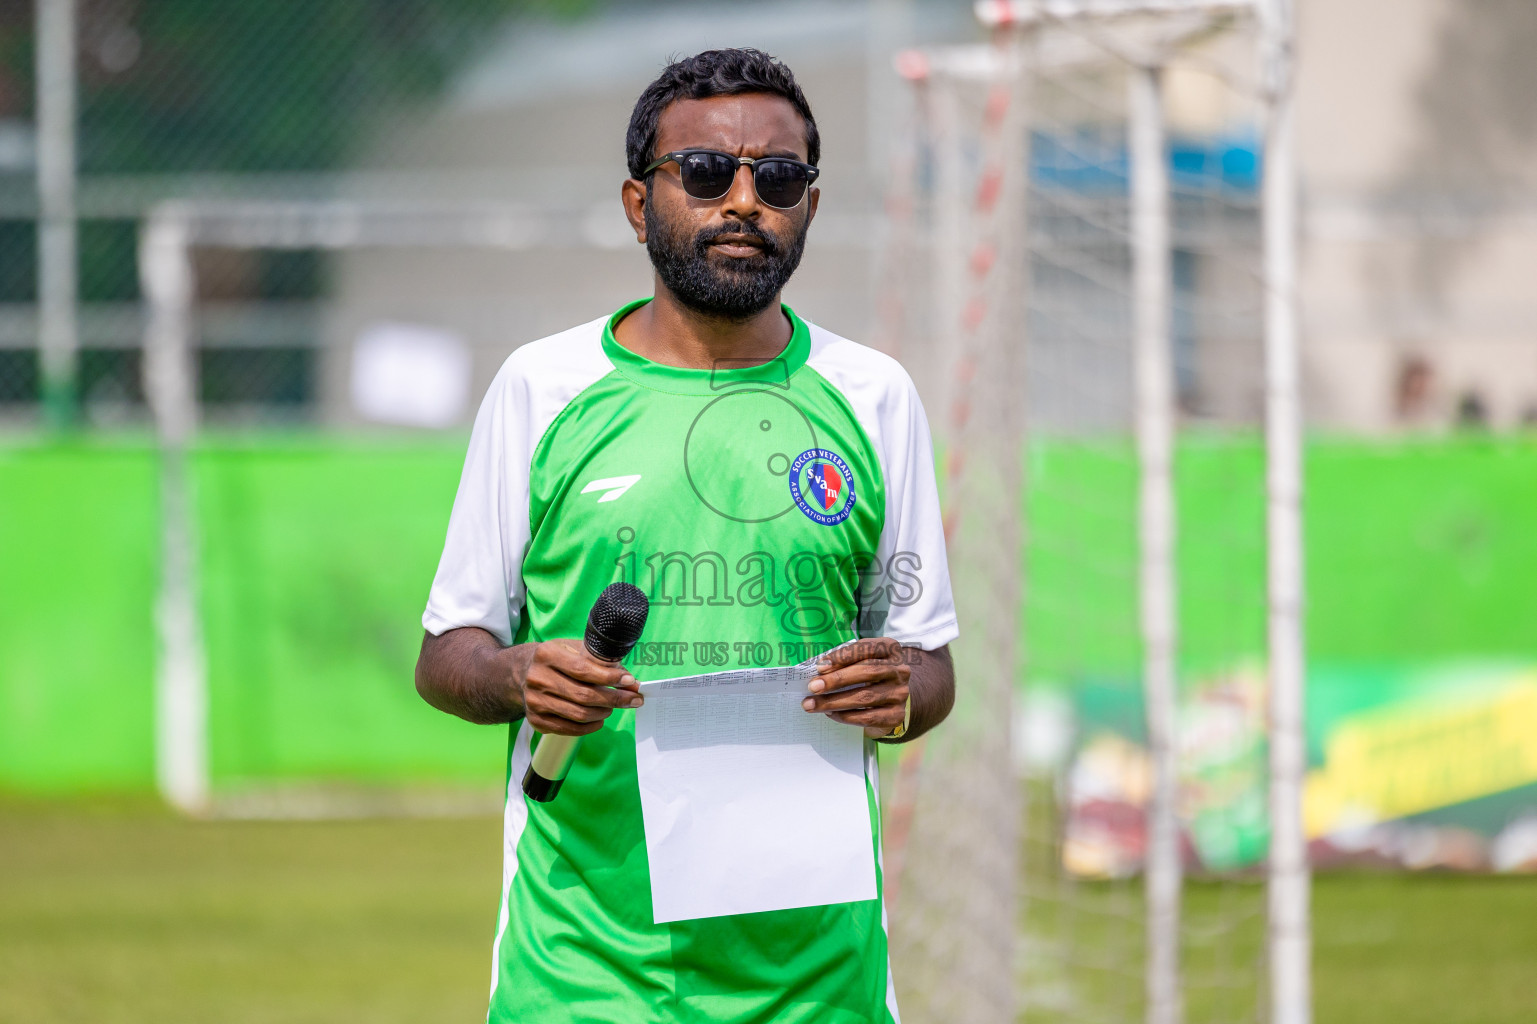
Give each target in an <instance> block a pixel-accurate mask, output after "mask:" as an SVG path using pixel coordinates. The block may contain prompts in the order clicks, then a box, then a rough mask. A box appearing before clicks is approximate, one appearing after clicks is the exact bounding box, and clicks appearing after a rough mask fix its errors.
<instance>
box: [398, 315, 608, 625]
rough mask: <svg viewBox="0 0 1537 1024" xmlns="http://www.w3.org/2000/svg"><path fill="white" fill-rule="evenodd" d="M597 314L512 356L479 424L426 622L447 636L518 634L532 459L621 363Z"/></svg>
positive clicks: (484, 405) (479, 416)
mask: <svg viewBox="0 0 1537 1024" xmlns="http://www.w3.org/2000/svg"><path fill="white" fill-rule="evenodd" d="M607 322H608V318H607V317H604V318H603V319H601V320H594V321H593V322H592V323H589V324H583V325H582V326H580V327H575V328H572V329H571V330H569V331H564V332H562V333H560V334H556V335H552V336H551V337H548V338H543V339H541V340H539V341H535V342H531V343H530V344H527V345H524V346H523V347H522V348H519V349H517V350H516V351H514V352H513V353H512V355H510V356H508V357H507V361H506V362H505V363H503V364H502V368H501V370H499V371H498V372H497V374H496V379H495V380H493V381H492V382H491V387H490V389H489V390H488V391H487V392H486V397H485V400H484V401H482V402H481V405H480V411H479V412H478V413H477V414H476V416H475V427H474V429H473V431H471V433H470V447H469V451H468V452H467V453H466V454H465V457H464V472H463V473H462V474H461V475H460V477H459V493H458V494H457V495H456V496H455V498H454V510H453V512H452V514H451V515H450V516H449V519H448V536H447V538H446V539H445V540H444V542H443V557H442V558H441V559H439V561H438V572H437V575H436V576H435V577H433V580H432V591H431V593H430V594H429V595H428V597H427V610H426V611H424V612H423V613H422V625H423V626H425V627H426V629H427V631H428V632H429V633H432V634H433V635H434V636H439V635H441V634H443V633H444V632H446V631H448V630H450V629H458V628H460V627H462V626H479V627H480V628H481V629H484V630H486V631H487V632H488V633H491V634H492V635H493V636H495V637H496V638H497V639H498V640H500V641H501V642H502V643H504V644H510V643H512V637H513V634H514V633H516V632H517V628H518V617H519V615H520V614H521V612H522V609H523V597H524V589H523V556H524V554H525V553H526V552H527V550H528V541H529V507H528V495H529V482H528V473H529V464H530V463H531V462H532V461H533V456H534V449H535V448H536V447H537V446H538V444H539V440H540V438H542V437H543V436H544V432H545V431H546V430H547V429H549V426H550V424H551V423H553V422H554V420H555V417H556V416H558V415H560V411H561V410H562V409H564V408H565V407H566V406H567V405H568V404H569V403H570V402H571V400H572V399H573V398H575V397H576V396H577V395H579V394H581V393H582V391H584V390H585V389H586V388H588V387H589V386H591V385H592V384H593V383H594V382H595V381H597V380H599V379H601V378H602V377H603V376H604V375H606V374H607V373H608V372H609V371H610V370H612V369H613V365H612V364H611V363H610V362H609V361H608V357H606V356H605V355H604V354H603V347H602V336H603V327H604V325H605V324H606V323H607Z"/></svg>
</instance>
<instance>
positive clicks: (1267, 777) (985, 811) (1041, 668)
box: [878, 2, 1306, 1024]
mask: <svg viewBox="0 0 1537 1024" xmlns="http://www.w3.org/2000/svg"><path fill="white" fill-rule="evenodd" d="M978 8H979V13H981V14H982V15H983V17H984V20H986V21H990V22H991V24H993V25H994V26H995V36H994V38H993V40H992V41H991V42H989V43H987V44H981V45H976V46H964V47H951V48H945V49H937V50H928V51H910V52H908V53H905V54H903V55H902V56H901V57H900V58H899V59H898V65H897V71H898V73H899V74H900V75H901V76H902V77H903V78H904V79H905V80H906V81H907V82H908V84H909V86H910V98H911V104H910V114H911V116H910V120H909V130H908V133H907V138H906V140H905V142H904V144H903V146H902V148H901V150H900V152H899V154H898V156H897V158H896V161H895V164H894V167H893V173H892V184H891V197H890V201H889V203H888V211H889V216H888V225H887V229H888V231H887V234H888V245H887V248H886V259H885V264H884V266H883V268H882V284H881V289H880V296H879V299H878V302H879V304H880V305H879V309H878V322H879V325H880V331H879V334H880V338H881V343H882V344H884V345H885V346H886V347H887V348H888V349H889V350H890V351H892V352H893V353H894V354H896V355H898V356H899V357H900V358H901V359H902V360H903V362H904V363H905V364H907V365H908V367H909V368H910V369H911V370H912V371H913V373H914V376H915V378H916V379H917V380H919V382H920V389H921V390H922V391H923V392H924V398H925V402H926V404H927V405H928V407H929V410H930V415H931V418H932V419H933V420H934V422H935V427H936V436H937V437H938V438H940V445H941V447H942V455H941V458H942V461H943V463H944V467H945V469H944V472H943V473H942V479H943V481H944V483H943V485H942V486H943V489H944V491H945V494H944V499H945V504H946V509H947V516H948V521H949V526H950V528H951V536H950V544H951V559H952V562H951V568H952V574H953V577H954V584H955V589H956V593H957V603H958V606H959V611H960V613H961V616H962V623H963V636H962V638H961V640H960V641H958V642H957V644H956V645H955V647H956V663H957V685H958V691H959V693H958V699H957V706H956V711H955V713H954V715H953V716H952V719H951V721H950V722H949V723H947V725H946V727H945V728H944V729H943V730H940V731H938V732H936V733H935V734H933V736H932V737H930V738H929V739H928V741H927V743H926V745H925V746H924V747H922V748H918V747H917V745H914V748H913V749H909V750H907V751H904V753H903V755H902V758H901V760H900V762H899V763H898V764H897V766H896V767H895V769H894V770H893V771H891V772H889V773H888V784H887V801H888V805H889V807H890V811H889V813H888V835H887V853H886V856H887V858H888V873H895V874H896V875H897V877H896V879H895V881H894V882H893V884H892V886H891V889H890V890H889V891H888V898H889V902H890V904H891V913H892V915H893V926H892V929H893V956H894V959H895V961H896V971H897V974H896V977H897V979H898V981H897V984H898V993H899V996H900V997H901V999H902V1001H903V1002H902V1005H903V1011H904V1015H905V1016H906V1017H907V1018H908V1019H909V1020H916V1021H957V1022H959V1021H966V1022H979V1021H1006V1020H1016V1019H1017V1020H1025V1021H1042V1022H1045V1021H1052V1022H1069V1021H1072V1022H1078V1021H1082V1022H1122V1021H1137V1020H1145V1021H1148V1022H1149V1024H1176V1022H1180V1021H1190V1022H1197V1021H1200V1022H1208V1021H1209V1022H1219V1021H1220V1022H1236V1021H1255V1020H1271V1019H1277V1020H1279V1019H1282V1018H1283V1017H1285V1016H1287V1013H1286V1012H1276V1011H1274V1010H1273V1009H1272V992H1271V986H1270V971H1269V967H1270V958H1269V957H1268V956H1267V936H1273V934H1274V931H1275V925H1276V921H1277V916H1276V914H1275V913H1273V912H1271V913H1267V893H1268V894H1269V896H1270V898H1271V899H1272V900H1274V898H1275V893H1276V891H1277V885H1276V884H1275V878H1274V871H1273V870H1268V873H1267V857H1268V855H1269V852H1270V850H1271V843H1272V834H1271V815H1270V813H1269V801H1270V800H1271V797H1272V793H1271V781H1272V777H1271V771H1270V763H1271V762H1270V759H1271V757H1272V746H1274V744H1272V742H1271V741H1272V739H1273V738H1274V737H1275V733H1274V730H1273V723H1274V721H1275V718H1274V716H1273V715H1272V714H1271V710H1270V709H1271V705H1270V701H1271V700H1272V697H1273V696H1274V694H1273V693H1272V689H1271V686H1270V676H1271V672H1270V671H1269V670H1268V667H1267V662H1268V661H1269V658H1270V656H1271V655H1270V644H1271V641H1270V640H1269V639H1268V635H1267V634H1268V630H1269V629H1271V628H1273V626H1274V609H1275V603H1274V602H1272V601H1270V600H1269V599H1268V597H1267V579H1270V580H1271V583H1272V585H1273V582H1274V581H1273V579H1271V577H1272V576H1273V573H1271V572H1270V570H1269V569H1268V568H1267V567H1268V566H1269V562H1268V558H1269V556H1270V554H1271V552H1270V550H1269V548H1268V545H1267V516H1273V507H1272V505H1273V501H1274V497H1275V494H1274V492H1275V488H1274V486H1273V484H1272V485H1271V486H1270V488H1269V490H1268V492H1267V468H1270V469H1272V470H1273V461H1274V455H1275V453H1274V452H1273V451H1272V450H1271V449H1270V447H1268V446H1267V442H1266V432H1265V425H1266V415H1267V403H1266V399H1267V372H1266V360H1265V345H1266V331H1265V325H1266V312H1267V310H1266V297H1267V296H1266V288H1265V281H1266V280H1267V273H1269V271H1268V270H1267V266H1268V264H1267V262H1266V251H1265V234H1264V231H1263V221H1264V217H1263V216H1262V213H1263V209H1262V208H1263V204H1262V187H1263V180H1262V173H1261V171H1262V168H1261V155H1262V150H1263V149H1264V146H1263V137H1264V133H1265V130H1266V125H1267V104H1266V102H1265V99H1266V94H1265V93H1264V89H1265V88H1266V83H1265V81H1264V80H1263V76H1262V75H1261V67H1262V63H1261V60H1260V59H1259V53H1260V51H1259V47H1258V43H1259V38H1258V36H1259V27H1260V21H1259V20H1257V19H1256V18H1255V17H1254V14H1255V12H1254V11H1253V10H1252V5H1248V4H1196V3H1163V4H1160V3H1141V4H1137V3H1100V4H1095V3H1078V4H1074V3H1066V2H1063V3H1052V2H1043V3H1040V4H1028V3H1016V4H1012V5H1010V4H979V5H978ZM1272 372H1273V371H1272ZM1272 383H1273V381H1272ZM1269 411H1270V412H1271V413H1272V414H1273V413H1274V409H1273V408H1272V409H1270V410H1269ZM1289 742H1290V741H1288V742H1283V743H1282V744H1280V745H1279V746H1278V748H1277V749H1279V750H1284V749H1289V746H1288V743H1289ZM1284 781H1285V783H1286V786H1285V787H1283V790H1282V794H1283V796H1282V801H1283V804H1285V803H1286V802H1287V801H1293V802H1294V801H1295V793H1296V781H1297V780H1296V779H1295V778H1294V777H1293V778H1289V779H1287V780H1284ZM1298 863H1300V861H1298ZM1267 882H1268V883H1269V884H1268V885H1267ZM1290 893H1291V895H1290V897H1289V898H1296V897H1297V896H1298V895H1299V893H1300V890H1297V889H1296V888H1295V886H1294V887H1293V888H1292V889H1291V890H1290ZM1301 898H1302V899H1303V900H1304V901H1305V894H1302V895H1301ZM1304 906H1305V902H1304ZM1292 912H1293V911H1292V910H1291V909H1288V910H1287V913H1288V914H1291V913H1292ZM1283 916H1284V915H1283ZM1287 920H1290V921H1293V922H1294V921H1295V920H1296V917H1295V916H1289V917H1287ZM1293 988H1295V986H1293ZM1288 998H1289V999H1291V1000H1292V1004H1293V1005H1295V1004H1298V1003H1300V1004H1301V1005H1302V1007H1303V1008H1304V1009H1303V1011H1302V1012H1304V1013H1305V1005H1306V1004H1305V1000H1306V996H1305V992H1302V993H1298V992H1295V991H1292V992H1289V994H1288ZM1290 1019H1305V1018H1297V1017H1291V1018H1290Z"/></svg>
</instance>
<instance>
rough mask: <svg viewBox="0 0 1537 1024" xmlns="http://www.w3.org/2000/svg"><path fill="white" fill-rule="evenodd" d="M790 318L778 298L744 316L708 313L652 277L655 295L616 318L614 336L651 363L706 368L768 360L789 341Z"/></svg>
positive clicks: (734, 365) (747, 364) (737, 365)
mask: <svg viewBox="0 0 1537 1024" xmlns="http://www.w3.org/2000/svg"><path fill="white" fill-rule="evenodd" d="M791 332H792V328H791V326H790V319H789V317H787V316H785V315H784V313H783V311H781V310H780V308H779V303H778V302H777V301H775V302H771V303H769V305H768V306H767V307H766V308H764V309H763V311H762V312H760V313H755V314H753V315H752V316H751V317H749V318H748V319H746V320H728V319H723V318H720V317H712V316H707V315H705V314H702V313H699V312H696V311H695V310H692V309H689V308H688V307H687V306H685V305H683V304H682V303H681V302H679V301H678V298H677V296H675V295H673V294H672V292H671V291H670V290H668V288H667V286H666V285H664V284H662V282H661V281H657V282H656V297H655V298H654V299H652V300H651V301H650V302H648V303H646V304H645V305H644V306H641V307H640V308H639V309H637V310H635V311H634V312H633V313H631V314H629V315H628V316H626V317H625V318H624V319H623V320H621V321H619V323H618V324H616V325H615V327H614V340H615V341H617V342H619V344H621V345H623V346H624V347H625V348H627V349H629V350H630V351H631V352H634V353H635V354H636V355H638V356H642V357H644V358H646V359H649V360H651V361H652V362H654V363H661V364H662V365H664V366H679V367H684V368H686V369H694V370H708V369H712V368H714V367H716V366H719V365H721V364H722V363H724V364H726V365H729V366H732V367H742V366H756V365H758V364H760V363H766V362H768V361H769V360H770V359H773V358H774V357H775V356H777V355H779V354H780V353H781V352H783V351H784V350H785V346H787V345H789V344H790V334H791Z"/></svg>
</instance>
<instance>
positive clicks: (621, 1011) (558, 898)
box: [422, 302, 956, 1024]
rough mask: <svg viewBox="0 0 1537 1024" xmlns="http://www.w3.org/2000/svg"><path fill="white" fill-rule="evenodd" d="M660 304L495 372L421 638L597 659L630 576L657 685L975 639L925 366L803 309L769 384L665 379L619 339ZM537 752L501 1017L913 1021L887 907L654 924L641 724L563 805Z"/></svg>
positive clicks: (582, 751)
mask: <svg viewBox="0 0 1537 1024" xmlns="http://www.w3.org/2000/svg"><path fill="white" fill-rule="evenodd" d="M640 304H641V303H639V302H637V303H632V304H631V305H629V306H626V307H624V308H623V309H621V310H619V312H617V313H616V314H614V316H612V317H609V318H605V319H601V320H596V321H594V322H592V323H589V324H585V325H583V326H581V327H577V328H574V329H572V330H569V331H565V332H563V333H561V334H557V335H554V336H552V337H549V338H545V339H543V340H541V341H537V342H534V343H532V344H529V345H526V346H524V347H522V348H520V349H518V350H517V351H515V352H514V353H513V354H512V355H511V356H510V357H509V358H508V360H507V362H506V364H505V365H504V366H503V367H502V369H501V371H500V372H499V373H498V374H497V377H496V379H495V381H494V382H493V383H492V385H491V389H490V391H489V392H488V394H487V395H486V399H485V402H484V403H483V404H482V406H481V409H480V412H479V415H478V416H477V417H476V420H475V428H474V432H473V434H472V436H471V439H470V446H469V453H468V455H467V456H466V458H465V465H464V475H463V478H462V479H461V481H460V484H459V493H458V496H457V498H456V499H455V501H454V509H453V515H452V517H451V519H450V521H449V527H448V537H447V541H446V543H445V545H444V550H443V558H442V562H441V564H440V565H439V567H438V573H437V577H436V578H435V579H434V581H433V584H432V593H431V596H430V598H429V599H428V603H427V610H426V613H425V614H424V615H423V617H422V621H423V624H424V625H425V626H426V628H427V629H428V630H429V631H430V632H432V633H434V634H441V633H443V632H444V631H445V630H449V629H455V628H458V627H462V626H478V627H480V628H482V629H485V630H487V631H489V632H490V633H492V634H494V635H495V636H496V637H497V638H498V639H500V640H501V641H502V642H503V643H508V644H513V643H524V642H528V641H539V640H548V639H554V638H558V637H580V636H581V635H582V632H583V629H584V627H585V625H586V618H587V613H588V610H589V609H590V608H591V606H592V603H593V601H594V600H595V599H596V598H597V596H598V593H599V592H600V591H601V590H602V589H603V588H604V587H605V586H607V585H608V584H609V583H612V582H614V581H616V580H626V581H629V582H631V583H634V584H636V585H637V586H639V587H640V588H641V589H642V590H644V591H646V593H647V594H648V595H649V596H650V599H651V613H650V617H649V619H648V621H647V623H646V630H645V633H644V635H643V636H642V638H641V642H640V644H639V645H637V647H636V649H635V650H634V651H633V652H632V654H631V655H630V657H629V659H628V660H627V661H626V664H627V665H628V666H629V668H630V670H631V671H632V672H633V673H634V675H635V676H636V678H638V679H640V680H642V681H644V680H647V679H665V678H668V677H672V676H680V675H690V674H694V673H697V672H709V671H718V670H720V669H722V668H727V667H736V666H742V665H747V666H754V665H771V664H791V663H795V662H799V661H802V660H804V659H805V658H806V657H808V656H810V655H811V654H813V653H816V652H819V651H821V650H824V649H826V648H829V647H832V646H834V645H836V644H839V643H842V642H843V641H845V640H848V639H851V638H853V637H855V636H860V635H862V636H891V637H895V638H896V639H898V640H900V641H902V642H903V643H906V644H911V645H916V646H919V647H922V648H924V649H929V650H932V649H934V648H937V647H940V646H942V645H944V644H946V643H949V642H950V641H951V640H952V639H954V637H955V636H956V622H955V610H954V606H953V603H952V601H951V595H950V581H949V575H948V568H947V566H946V562H945V547H944V535H943V531H942V527H941V522H940V515H939V501H938V496H937V493H936V490H935V485H934V467H933V455H932V450H931V446H930V440H929V430H928V424H927V422H926V421H925V418H924V413H923V407H922V405H921V404H920V403H919V401H918V396H917V393H916V391H915V390H914V389H913V385H912V382H911V380H910V379H909V378H908V376H907V374H906V373H905V372H904V371H903V370H902V368H901V367H900V366H899V365H898V364H897V363H896V362H895V361H894V360H892V359H890V358H888V357H887V356H884V355H882V354H880V353H878V352H875V351H874V350H872V349H869V348H865V347H864V346H861V345H857V344H855V343H853V342H851V341H847V340H845V339H843V338H840V337H837V336H836V335H833V334H831V333H829V332H827V331H824V330H821V329H820V328H817V327H815V326H811V325H809V324H806V323H805V322H803V321H802V320H800V319H799V318H798V317H796V316H795V314H794V313H793V312H791V311H790V310H789V309H788V308H786V309H785V313H786V315H787V316H788V317H789V318H790V321H791V323H792V324H793V332H792V336H791V339H790V343H789V345H788V346H787V347H786V349H785V351H784V352H783V353H782V354H781V355H780V356H779V357H777V358H776V359H774V360H772V361H771V362H769V363H766V364H762V365H759V366H751V367H718V368H716V369H713V370H691V369H680V368H677V367H670V366H663V365H661V364H658V363H653V362H651V361H649V360H646V359H643V358H641V357H639V356H637V355H636V354H634V353H633V352H630V351H629V350H627V349H625V348H623V347H621V346H620V345H619V344H618V343H616V342H615V340H614V335H613V325H614V324H615V323H617V322H618V321H619V320H620V318H622V317H623V316H624V315H625V314H627V313H629V312H630V311H631V310H633V309H635V308H636V307H637V306H639V305H640ZM850 728H853V727H852V726H851V727H850ZM535 743H536V738H535V736H534V733H533V730H532V729H531V728H530V727H529V725H528V723H527V722H526V721H523V722H516V723H514V724H513V726H512V728H511V735H510V738H509V744H508V773H507V775H508V789H507V804H506V815H505V845H504V867H503V873H502V905H501V911H500V914H499V920H498V922H497V934H496V942H495V947H494V953H493V974H492V984H491V1011H490V1020H492V1021H539V1022H541V1024H564V1022H572V1024H575V1022H578V1021H581V1022H600V1021H601V1022H621V1021H622V1022H627V1024H628V1022H635V1024H641V1022H653V1021H654V1022H657V1024H661V1022H680V1021H681V1022H693V1021H698V1022H706V1021H708V1022H711V1024H715V1022H722V1021H734V1022H744V1024H745V1022H749V1021H753V1022H756V1021H787V1022H792V1021H805V1022H813V1021H814V1022H816V1024H843V1022H847V1024H854V1022H861V1024H864V1022H870V1021H891V1022H895V1021H896V1019H897V1006H896V999H895V996H894V994H893V992H892V987H891V977H890V969H889V966H888V960H887V953H886V930H885V915H884V911H883V909H882V903H881V900H880V899H879V898H877V899H874V900H867V901H863V902H858V903H845V904H837V905H831V906H819V907H807V908H802V909H797V910H784V911H775V912H770V913H761V914H743V915H739V916H733V917H716V918H707V919H703V920H693V921H680V922H673V923H670V924H660V925H659V924H655V923H654V922H653V917H652V907H651V891H650V880H649V878H650V876H649V872H648V870H647V860H646V845H645V834H644V830H643V826H642V819H641V806H640V795H639V789H638V784H637V780H636V763H635V738H634V713H633V712H631V711H628V710H621V711H616V712H614V714H613V715H612V716H611V717H610V718H609V719H608V721H607V722H606V723H605V725H604V727H603V728H602V729H601V730H600V731H598V732H596V733H593V734H592V735H589V736H587V737H585V738H584V739H583V740H582V741H581V745H580V748H579V752H578V755H577V759H576V762H575V764H574V766H573V767H572V769H571V772H570V774H569V776H568V777H567V781H566V783H565V786H564V788H562V789H561V792H560V796H559V798H558V799H556V800H555V801H553V802H551V803H547V804H540V803H534V802H531V801H528V800H526V799H525V797H524V796H523V793H522V790H521V787H520V783H521V780H522V778H523V773H524V771H525V769H526V768H527V766H528V763H529V758H530V756H531V753H532V748H533V746H534V745H535ZM866 748H867V756H866V779H867V788H868V789H869V808H870V815H871V819H872V825H873V826H875V827H874V828H873V830H872V831H873V833H874V835H875V836H876V842H875V847H874V849H872V850H871V856H872V857H873V858H875V859H876V860H877V864H878V863H879V856H880V850H879V835H880V830H879V822H878V820H877V818H878V811H877V802H876V794H875V790H874V786H875V778H876V776H875V770H874V748H873V744H868V743H867V744H866Z"/></svg>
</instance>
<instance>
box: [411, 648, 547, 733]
mask: <svg viewBox="0 0 1537 1024" xmlns="http://www.w3.org/2000/svg"><path fill="white" fill-rule="evenodd" d="M536 646H537V645H535V644H519V645H518V646H516V647H511V648H508V647H503V646H502V645H501V643H500V642H498V641H497V639H496V637H494V636H492V635H491V634H490V633H487V632H486V631H485V630H483V629H476V628H475V627H473V626H466V627H463V628H460V629H451V630H448V631H447V632H446V633H444V634H443V635H441V636H433V635H432V634H431V633H428V634H426V635H425V636H424V637H423V638H422V651H421V654H420V655H419V656H418V657H417V659H416V692H417V693H419V694H421V695H422V699H423V700H425V701H426V702H427V703H428V704H431V705H432V706H433V707H435V708H437V709H438V710H439V711H446V712H448V713H449V714H451V715H458V716H459V717H460V718H463V719H466V720H468V721H471V722H475V723H477V724H479V725H495V724H499V723H502V722H511V721H514V720H515V719H518V718H522V717H523V701H522V687H521V685H519V684H520V681H521V680H522V679H523V678H526V676H527V671H528V662H529V661H531V660H532V658H533V654H534V648H535V647H536Z"/></svg>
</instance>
